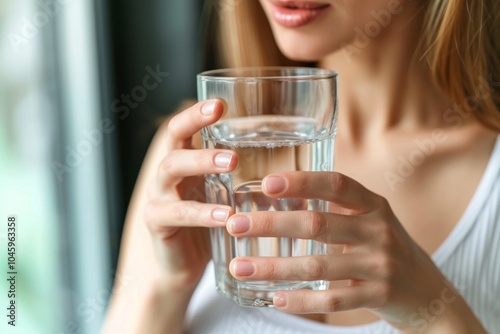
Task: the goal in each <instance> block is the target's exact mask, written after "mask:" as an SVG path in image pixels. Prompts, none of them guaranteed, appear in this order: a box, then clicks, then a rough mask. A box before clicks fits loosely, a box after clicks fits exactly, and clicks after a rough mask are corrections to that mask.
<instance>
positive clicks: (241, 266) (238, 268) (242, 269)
mask: <svg viewBox="0 0 500 334" xmlns="http://www.w3.org/2000/svg"><path fill="white" fill-rule="evenodd" d="M254 271H255V270H254V267H253V264H252V263H251V262H247V261H236V262H234V263H233V272H234V274H235V275H237V276H250V275H252V274H253V272H254Z"/></svg>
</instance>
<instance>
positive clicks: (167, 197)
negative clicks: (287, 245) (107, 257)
mask: <svg viewBox="0 0 500 334" xmlns="http://www.w3.org/2000/svg"><path fill="white" fill-rule="evenodd" d="M216 8H217V14H218V18H219V26H218V27H219V29H218V34H219V40H218V44H217V48H218V51H219V54H218V55H219V57H220V59H222V61H223V63H222V64H220V65H221V66H225V67H232V66H255V65H284V64H290V63H292V61H306V62H314V63H316V65H317V66H318V67H323V68H328V69H334V70H337V71H338V72H339V74H340V76H339V86H340V93H339V100H340V108H339V110H340V118H339V123H338V135H337V138H336V171H337V172H334V173H317V174H306V173H302V172H297V173H285V174H281V175H275V176H278V177H274V178H267V179H266V180H265V181H264V187H265V188H266V189H267V193H268V195H269V196H275V197H292V198H293V197H298V196H305V197H307V198H313V197H314V198H323V199H326V200H329V201H331V202H333V203H334V205H333V206H332V207H333V209H332V212H329V213H325V214H323V215H321V216H320V215H319V214H318V215H316V216H314V217H315V219H314V221H308V222H306V223H308V224H304V222H302V221H298V220H297V219H293V217H292V218H291V219H290V221H287V224H288V227H289V228H287V229H286V230H284V229H283V230H282V229H280V228H279V226H280V224H279V221H276V219H275V216H273V213H265V214H263V215H262V214H261V215H255V214H253V215H252V214H249V215H248V216H246V217H247V218H249V224H246V226H236V224H235V220H234V219H233V218H234V217H236V216H234V217H233V214H234V212H233V211H232V209H231V208H229V207H222V206H217V205H213V204H205V203H203V202H204V198H203V176H202V175H203V174H205V173H221V172H228V171H231V170H233V169H234V168H235V167H236V165H237V163H238V157H237V156H235V155H233V154H232V153H231V152H229V151H221V150H200V149H196V148H199V137H198V135H197V134H198V132H199V130H200V129H201V128H202V127H203V126H206V125H208V124H211V123H214V122H215V121H217V119H218V118H219V117H220V116H221V114H222V112H223V108H224V107H223V104H222V103H221V102H220V101H217V100H210V101H202V102H199V103H197V104H195V105H193V106H191V107H189V108H187V109H186V110H184V111H182V112H181V113H179V114H177V115H176V116H175V117H174V118H172V120H171V121H170V122H165V124H164V125H162V126H161V128H160V129H159V131H158V134H157V136H156V138H155V139H154V141H153V143H152V144H151V148H150V150H149V152H148V155H147V158H146V160H145V161H144V165H143V168H142V171H141V174H140V177H139V179H138V183H137V186H136V190H135V192H134V195H133V199H132V202H131V204H130V209H129V212H128V216H127V222H126V229H125V233H124V239H123V240H124V241H123V247H122V252H121V257H120V264H119V270H118V272H120V273H121V275H126V276H127V277H128V278H129V279H128V280H127V284H126V285H123V286H119V287H118V288H117V289H116V291H115V293H114V295H113V298H112V302H111V306H110V311H109V314H108V318H107V322H106V324H105V331H106V332H109V333H125V332H133V333H135V332H137V333H181V332H183V330H186V331H187V332H189V333H240V332H241V333H254V332H255V333H281V332H283V333H396V332H398V331H400V332H403V333H485V332H486V331H489V332H492V333H495V332H496V333H499V332H500V307H499V304H498V302H497V300H496V299H497V297H498V296H500V285H499V283H498V282H499V281H500V261H498V260H497V259H496V258H495V256H498V255H499V254H500V242H499V240H500V210H499V208H498V207H499V203H500V139H498V138H499V136H498V132H499V130H500V112H499V109H500V94H499V89H500V73H499V69H500V60H499V58H498V53H499V52H500V41H499V36H500V30H499V29H500V28H499V27H500V24H499V17H500V5H499V3H498V2H496V1H488V0H485V1H476V0H455V1H444V0H443V1H441V0H429V1H424V0H405V1H404V0H401V1H398V0H373V1H362V0H353V1H342V0H320V1H314V2H311V1H300V0H296V1H288V0H261V1H259V2H257V1H246V0H244V1H243V0H240V1H231V2H230V1H222V2H221V3H220V4H219V5H218V6H217V7H216ZM271 31H272V32H271ZM273 37H274V40H275V41H276V42H274V40H273ZM277 47H278V48H279V51H278V48H277ZM280 52H281V53H280ZM238 216H239V217H241V216H242V214H238ZM296 216H297V215H296ZM263 218H265V219H267V220H269V221H271V222H273V224H274V226H275V228H274V231H268V230H266V224H263ZM316 218H318V219H316ZM239 221H241V220H239ZM290 224H291V225H290ZM213 226H227V228H228V230H229V231H230V233H232V234H233V235H235V236H269V235H271V234H272V235H278V236H288V234H289V233H290V232H288V231H294V235H293V236H294V237H302V238H312V237H314V238H316V239H317V240H322V241H327V242H329V243H330V244H331V245H332V248H333V246H334V244H336V246H337V248H339V247H340V252H331V254H329V255H328V256H327V257H326V258H314V259H307V261H304V260H303V259H292V260H288V261H284V260H283V259H270V258H267V259H262V258H261V259H255V258H254V259H235V260H233V262H232V264H231V272H232V274H233V275H234V276H235V277H237V278H238V279H243V280H244V279H289V278H291V277H294V278H296V276H297V275H299V276H300V279H304V280H315V279H327V280H330V281H332V284H331V288H330V289H329V290H327V291H286V292H285V291H284V292H279V293H277V294H276V296H275V299H274V303H275V305H276V309H246V308H245V309H241V308H239V307H237V306H235V305H233V304H232V303H231V302H229V301H226V300H225V299H223V298H222V297H219V296H217V294H216V293H215V292H214V291H215V287H214V283H213V278H212V276H213V274H212V268H211V267H210V266H208V267H207V263H209V260H210V246H209V240H208V233H207V227H213ZM304 226H309V228H304ZM311 229H312V230H313V231H315V232H314V233H311V232H310V231H311ZM245 230H246V231H245ZM308 230H309V231H308ZM205 270H206V273H205V275H203V273H204V272H205ZM202 276H203V278H202ZM200 280H201V281H200Z"/></svg>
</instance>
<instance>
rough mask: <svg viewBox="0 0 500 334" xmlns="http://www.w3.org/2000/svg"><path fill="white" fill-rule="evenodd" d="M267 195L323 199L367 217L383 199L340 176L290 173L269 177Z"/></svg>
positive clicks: (264, 187) (330, 173)
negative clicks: (367, 213) (365, 214)
mask: <svg viewBox="0 0 500 334" xmlns="http://www.w3.org/2000/svg"><path fill="white" fill-rule="evenodd" d="M262 185H263V189H264V191H265V193H266V194H267V195H269V196H272V197H280V198H283V197H285V198H313V199H322V200H326V201H330V202H333V203H335V204H338V205H341V206H343V207H346V208H349V209H354V210H356V211H357V212H358V213H366V212H369V211H372V210H373V209H375V208H377V207H378V206H380V204H381V202H382V200H383V198H382V197H380V196H379V195H377V194H375V193H373V192H371V191H370V190H368V189H366V188H365V187H364V186H363V185H361V184H360V183H358V182H357V181H355V180H353V179H351V178H350V177H348V176H345V175H344V174H340V173H336V172H288V173H283V174H274V175H269V176H267V177H265V178H264V180H263V181H262Z"/></svg>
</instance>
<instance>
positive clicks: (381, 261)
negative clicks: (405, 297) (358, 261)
mask: <svg viewBox="0 0 500 334" xmlns="http://www.w3.org/2000/svg"><path fill="white" fill-rule="evenodd" d="M376 262H377V263H376V265H375V267H376V270H377V272H378V273H379V275H380V277H381V278H382V279H383V281H385V282H390V281H392V280H393V278H394V277H396V276H397V272H398V265H397V263H396V260H394V259H393V258H392V257H391V256H388V255H382V256H379V257H378V259H377V260H376Z"/></svg>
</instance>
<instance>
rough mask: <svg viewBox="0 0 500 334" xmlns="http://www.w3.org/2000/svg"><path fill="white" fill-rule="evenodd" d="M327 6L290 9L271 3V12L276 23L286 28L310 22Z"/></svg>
mask: <svg viewBox="0 0 500 334" xmlns="http://www.w3.org/2000/svg"><path fill="white" fill-rule="evenodd" d="M328 8H330V6H325V7H320V8H314V9H304V8H299V9H291V8H287V7H282V6H278V5H276V4H272V13H273V17H274V19H275V20H276V22H277V23H278V24H280V25H282V26H284V27H287V28H297V27H301V26H304V25H306V24H309V23H311V22H312V21H314V20H315V19H317V18H318V17H319V16H320V15H321V14H323V12H325V11H326V10H327V9H328Z"/></svg>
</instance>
